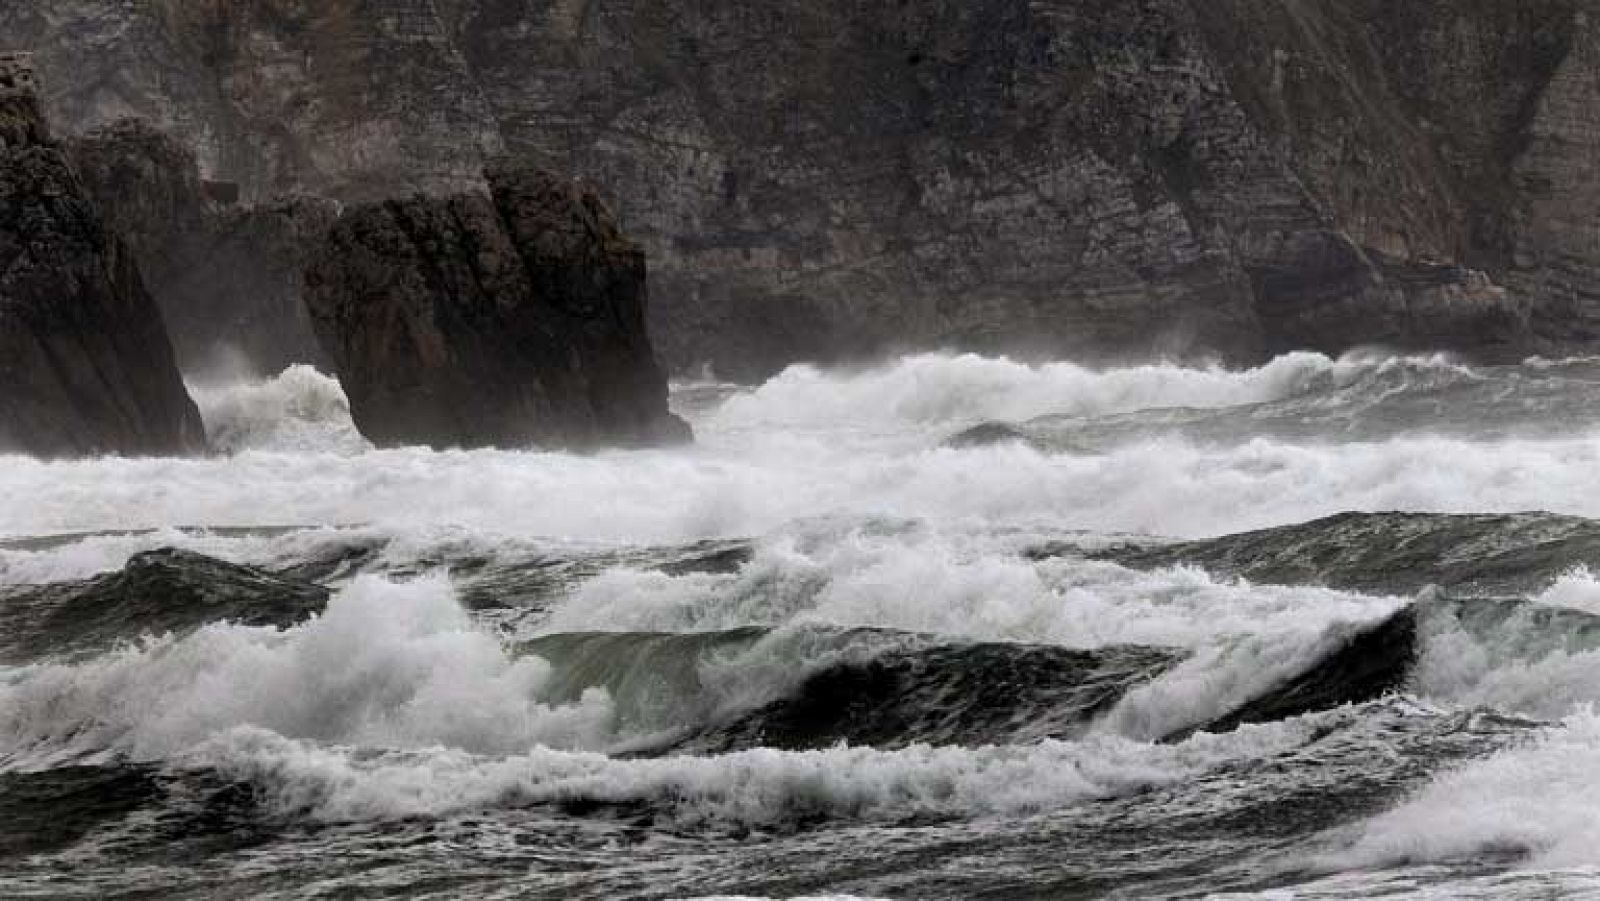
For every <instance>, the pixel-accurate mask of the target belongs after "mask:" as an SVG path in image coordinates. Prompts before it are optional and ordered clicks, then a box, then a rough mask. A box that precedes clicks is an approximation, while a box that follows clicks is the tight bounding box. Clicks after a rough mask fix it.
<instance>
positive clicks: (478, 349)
mask: <svg viewBox="0 0 1600 901" xmlns="http://www.w3.org/2000/svg"><path fill="white" fill-rule="evenodd" d="M485 177H486V180H487V182H488V184H489V187H490V192H489V193H488V194H481V193H476V192H471V193H463V194H456V195H452V196H449V197H443V198H430V197H425V196H421V195H418V196H415V197H412V198H410V199H405V200H395V201H388V202H385V203H380V204H372V205H368V206H363V207H360V208H357V209H354V210H352V211H350V212H349V213H347V214H346V215H345V216H344V217H343V218H342V219H341V220H340V221H339V222H338V224H337V225H336V226H335V227H334V228H333V230H332V232H331V233H330V235H329V238H328V241H327V247H326V249H325V252H324V253H322V254H321V255H320V256H318V257H317V259H316V260H315V261H314V262H313V264H312V266H311V267H310V269H309V271H308V272H307V276H306V288H307V303H308V306H309V309H310V313H311V317H312V320H313V323H314V324H315V327H316V329H317V332H318V336H319V337H320V339H321V341H322V344H323V346H324V348H325V349H326V350H327V352H328V354H329V356H331V357H332V358H333V360H334V363H335V366H336V368H337V370H338V372H339V375H340V378H341V380H342V382H343V385H344V388H345V392H346V393H347V394H348V395H349V398H350V408H351V414H352V416H353V417H354V419H355V422H356V425H357V427H358V428H360V429H361V432H362V434H363V435H365V436H366V437H367V438H368V439H369V440H371V441H372V442H374V443H375V444H378V445H380V446H394V445H408V444H421V445H429V446H433V447H452V446H460V447H507V448H516V447H528V446H534V445H537V446H544V447H563V448H595V447H602V446H617V445H621V446H642V445H655V444H666V443H676V442H681V441H685V440H688V438H689V430H688V426H687V425H685V424H684V423H683V422H682V421H681V420H679V419H677V418H676V417H674V416H673V415H672V414H671V413H669V412H668V411H667V385H666V379H665V377H664V375H663V374H662V371H661V369H660V367H659V366H658V365H657V363H656V360H655V355H654V352H653V350H652V348H651V345H650V341H649V338H648V335H647V334H646V326H645V302H646V292H645V260H644V253H643V251H642V250H641V249H640V248H639V246H638V245H636V244H634V243H633V242H632V241H630V240H628V239H627V238H626V237H624V236H623V234H622V232H621V231H620V230H619V229H618V228H617V226H616V223H615V221H614V220H613V219H612V218H611V215H610V214H609V213H608V212H607V211H606V210H605V208H604V207H603V206H602V205H601V203H600V201H599V199H598V197H597V196H596V194H595V193H594V191H593V190H592V189H590V188H587V187H583V186H579V185H575V184H571V183H567V182H563V181H561V180H559V179H556V178H554V177H553V176H550V175H548V174H545V173H542V172H537V171H534V170H531V169H525V168H520V167H517V166H514V165H500V166H496V167H493V168H491V169H489V170H488V171H486V173H485Z"/></svg>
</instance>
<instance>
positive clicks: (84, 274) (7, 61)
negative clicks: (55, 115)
mask: <svg viewBox="0 0 1600 901" xmlns="http://www.w3.org/2000/svg"><path fill="white" fill-rule="evenodd" d="M18 65H25V64H24V63H21V62H19V58H17V57H6V58H0V70H4V72H5V73H6V74H5V77H4V78H0V273H3V275H0V451H11V452H22V453H28V454H34V455H37V456H44V457H71V456H83V455H91V454H104V453H121V454H131V455H138V454H180V453H192V452H198V451H201V450H203V449H204V447H205V431H204V426H203V425H202V423H201V421H200V414H199V411H198V410H197V409H196V408H195V405H194V402H193V401H192V400H191V399H190V398H189V395H188V393H187V391H186V390H185V388H184V386H183V381H182V379H181V378H180V376H179V374H178V368H177V365H176V363H175V362H174V358H173V353H172V345H171V342H170V341H169V340H168V337H167V331H166V325H165V322H164V320H163V317H162V315H161V310H160V309H159V307H157V305H156V304H155V302H154V301H153V300H151V298H150V295H149V294H148V293H147V292H146V290H145V287H144V283H143V280H142V279H141V277H140V274H139V268H138V265H137V263H136V262H135V260H134V256H133V254H132V252H131V251H130V250H129V249H128V247H127V246H126V245H125V244H124V243H123V242H122V241H121V240H120V239H119V238H118V237H117V236H116V235H114V234H113V233H111V232H110V231H109V230H108V229H107V228H106V226H105V224H104V222H103V221H102V220H101V217H100V215H99V213H98V211H97V210H96V209H95V207H94V206H93V204H92V203H91V202H90V200H89V197H88V195H87V192H86V190H85V188H84V185H83V183H82V181H80V180H79V178H78V176H77V174H76V173H75V172H74V171H73V168H72V166H71V165H70V163H69V160H68V158H67V156H66V154H65V153H64V152H63V151H62V148H61V147H60V145H59V144H57V143H56V142H55V141H53V140H52V139H51V137H50V134H49V129H48V128H47V126H46V123H45V121H44V119H43V117H42V116H41V115H40V113H39V109H38V104H37V101H36V99H35V96H34V93H33V87H32V84H31V81H30V82H27V83H25V84H23V85H21V86H18V83H17V81H16V79H15V73H14V72H13V71H12V69H13V67H15V66H18Z"/></svg>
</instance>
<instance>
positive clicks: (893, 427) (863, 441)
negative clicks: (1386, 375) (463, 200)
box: [0, 354, 1600, 543]
mask: <svg viewBox="0 0 1600 901" xmlns="http://www.w3.org/2000/svg"><path fill="white" fill-rule="evenodd" d="M1375 365H1398V364H1384V363H1373V362H1354V361H1332V360H1328V359H1327V358H1325V357H1318V356H1316V355H1304V354H1299V355H1291V356H1289V357H1284V358H1282V359H1280V360H1278V361H1276V362H1274V363H1272V364H1269V365H1268V366H1265V367H1263V368H1261V369H1258V370H1252V371H1249V372H1244V373H1229V372H1225V371H1222V370H1203V369H1202V370H1195V369H1182V368H1179V367H1172V366H1153V367H1140V368H1135V369H1118V370H1108V371H1104V372H1097V371H1094V370H1088V369H1083V368H1080V367H1075V366H1070V365H1068V364H1056V365H1053V366H1041V367H1027V366H1021V365H1019V364H1015V363H1011V362H1008V361H1004V360H984V359H982V358H977V357H941V356H933V357H916V358H911V359H908V360H905V361H902V362H900V363H898V364H895V365H892V366H888V367H883V368H880V369H874V370H869V371H866V372H864V373H857V374H854V375H846V374H825V373H819V372H816V371H813V370H807V369H803V368H801V369H795V370H791V371H790V372H788V373H785V374H784V375H781V376H779V377H778V378H777V379H775V380H774V381H773V382H771V383H769V384H768V385H767V386H765V387H763V388H762V389H758V390H756V391H754V392H745V393H735V394H733V395H732V396H731V397H730V398H729V399H727V400H726V401H724V402H722V403H720V404H717V405H714V406H712V407H710V408H708V409H705V410H702V411H700V412H699V413H698V414H697V416H696V421H695V423H694V424H695V426H696V429H697V433H698V435H699V437H700V443H699V444H698V445H696V446H695V447H692V448H688V449H681V450H671V451H644V452H634V453H606V454H598V455H593V456H575V455H568V454H541V453H513V452H497V451H474V452H444V453H435V452H432V451H427V450H423V449H402V450H389V451H381V452H365V453H352V450H354V448H355V445H354V442H352V441H351V440H349V438H350V435H349V432H348V426H347V420H346V419H345V418H344V414H343V412H342V406H341V404H340V403H339V401H338V399H337V397H336V391H335V388H334V387H333V385H332V382H331V381H330V380H327V379H325V378H323V377H321V376H318V375H316V374H315V373H313V372H311V371H309V370H304V369H295V370H290V371H289V372H288V373H285V374H284V375H283V376H280V377H279V378H277V379H275V380H272V381H271V382H268V383H266V384H263V385H257V386H253V387H251V386H246V387H242V388H236V389H228V390H223V389H217V391H218V392H219V393H217V394H215V395H214V396H213V395H207V396H206V397H205V398H203V400H204V401H205V407H206V409H207V411H208V414H209V416H210V418H211V426H212V430H213V432H215V433H217V434H218V435H219V436H225V437H224V439H223V440H224V443H225V444H227V445H228V446H229V447H230V449H231V450H233V451H234V453H233V455H232V456H229V457H224V458H212V459H200V460H170V459H166V460H122V459H102V460H90V461H75V462H55V463H42V462H39V461H34V460H28V459H24V458H19V457H10V458H4V459H0V497H4V498H5V499H6V503H5V504H3V505H0V535H38V534H45V533H54V532H73V531H93V530H105V529H135V528H159V527H164V526H171V525H174V524H188V525H206V526H255V525H262V524H274V525H276V524H296V523H305V524H317V525H329V524H375V525H381V526H385V527H393V528H399V529H405V528H426V527H438V526H447V525H453V526H459V527H465V528H472V529H476V530H479V531H482V532H488V533H500V534H513V535H520V536H546V537H552V538H564V539H575V540H599V541H624V542H649V543H671V542H678V541H684V540H693V539H699V538H707V537H726V536H747V535H759V534H765V533H767V532H770V531H772V530H774V529H777V528H779V527H781V526H783V525H784V524H786V523H789V522H792V521H795V520H798V519H805V518H811V517H819V516H830V515H833V516H846V517H850V516H853V517H858V518H860V517H893V518H905V519H926V520H931V521H937V522H973V523H978V524H982V525H986V526H1016V525H1031V526H1048V527H1052V528H1083V529H1092V530H1098V531H1137V532H1152V533H1157V534H1171V535H1182V536H1198V535H1212V534H1220V533H1224V532H1231V531H1237V530H1241V529H1249V528H1256V527H1262V526H1268V525H1278V524H1284V523H1289V522H1299V521H1304V520H1306V519H1309V518H1313V517H1315V516H1319V515H1323V514H1328V513H1333V512H1338V511H1341V510H1346V509H1369V510H1378V509H1407V510H1415V511H1436V512H1494V511H1520V510H1528V509H1546V510H1552V511H1556V512H1568V513H1575V514H1579V515H1591V516H1600V494H1597V493H1596V492H1595V491H1593V490H1592V486H1593V473H1594V472H1596V471H1600V440H1597V439H1596V437H1595V436H1594V435H1593V434H1591V432H1590V431H1589V430H1588V428H1589V425H1592V424H1588V425H1586V424H1584V423H1580V422H1575V423H1573V424H1572V428H1573V433H1572V435H1571V436H1569V437H1567V438H1563V439H1557V440H1519V441H1513V440H1507V441H1494V442H1474V441H1469V440H1453V439H1449V440H1447V439H1441V438H1429V437H1423V436H1411V437H1405V438H1400V439H1396V440H1393V441H1388V442H1383V443H1376V444H1363V445H1344V446H1336V447H1327V446H1317V445H1296V444H1288V443H1283V442H1278V441H1267V440H1253V439H1251V438H1250V437H1249V436H1241V437H1240V441H1239V443H1237V444H1236V445H1234V446H1230V447H1207V448H1200V447H1195V446H1191V445H1189V444H1185V443H1182V442H1177V441H1158V442H1149V443H1143V444H1134V445H1131V446H1128V447H1124V448H1120V449H1118V450H1115V451H1114V452H1110V453H1107V454H1103V455H1052V454H1045V453H1040V452H1037V451H1034V450H1030V449H1028V448H1024V447H1020V446H1011V447H989V448H972V449H964V450H952V449H944V448H942V447H940V446H939V445H940V443H941V442H942V440H943V439H944V438H945V437H946V436H947V435H949V434H951V433H953V432H954V431H957V430H959V428H961V427H963V426H964V425H967V424H970V422H972V421H976V420H979V419H985V418H996V417H1005V416H1019V415H1023V414H1029V413H1046V412H1072V411H1078V412H1085V413H1089V412H1111V411H1118V410H1124V409H1132V408H1137V407H1141V406H1146V405H1171V404H1191V405H1195V404H1198V405H1206V404H1213V405H1214V404H1225V403H1237V402H1245V401H1250V400H1256V399H1263V398H1269V397H1274V396H1281V395H1284V394H1286V393H1293V392H1295V391H1299V390H1302V389H1303V387H1304V385H1305V384H1307V383H1309V382H1316V381H1317V380H1319V379H1335V380H1337V379H1339V378H1343V377H1346V376H1342V375H1340V373H1341V372H1345V371H1347V370H1348V371H1363V370H1361V369H1360V367H1370V366H1375ZM1405 365H1447V364H1445V363H1429V362H1427V361H1423V362H1420V363H1418V362H1408V363H1406V364H1405ZM207 390H210V389H207ZM230 392H231V393H230ZM202 393H204V392H202ZM297 411H298V412H297ZM307 411H309V412H307ZM286 450H292V451H293V452H286ZM1441 461H1449V464H1450V465H1448V466H1442V465H1440V463H1441Z"/></svg>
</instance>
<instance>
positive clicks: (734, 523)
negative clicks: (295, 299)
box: [0, 353, 1600, 899]
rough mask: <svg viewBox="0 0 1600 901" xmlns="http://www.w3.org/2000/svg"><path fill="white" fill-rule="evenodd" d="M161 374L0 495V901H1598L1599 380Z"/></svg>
mask: <svg viewBox="0 0 1600 901" xmlns="http://www.w3.org/2000/svg"><path fill="white" fill-rule="evenodd" d="M191 389H192V393H193V394H194V396H195V399H196V401H197V402H198V404H199V406H200V408H201V411H202V414H203V417H204V419H205V421H206V425H207V428H208V430H209V432H210V433H211V435H212V436H213V439H214V443H215V444H216V445H217V446H218V447H219V449H220V452H219V453H218V454H217V455H215V456H212V457H209V458H203V459H117V458H107V459H98V460H87V461H76V462H40V461H37V460H32V459H26V458H21V457H16V458H5V459H4V460H3V465H0V497H4V498H5V501H6V503H5V504H3V505H0V897H5V898H33V897H38V898H42V897H51V898H62V897H74V898H76V897H81V898H91V897H93V898H98V897H106V896H113V895H117V894H119V893H121V894H127V893H134V894H140V893H142V894H143V895H145V896H160V897H173V898H197V899H199V898H206V899H210V898H217V899H220V898H234V897H241V896H243V895H249V896H251V897H258V898H283V899H288V898H305V897H366V896H369V895H370V894H371V893H374V892H380V891H382V892H388V893H392V894H393V895H394V896H400V897H409V898H441V899H443V898H458V897H474V898H551V899H556V898H561V899H568V898H595V899H599V898H640V899H643V898H712V897H759V898H801V897H858V898H891V899H939V898H949V899H957V898H974V897H992V898H1023V897H1039V898H1044V897H1049V898H1068V897H1071V898H1078V897H1083V898H1089V897H1095V898H1098V897H1115V898H1135V897H1137V898H1183V897H1205V896H1214V897H1233V898H1365V897H1372V896H1376V895H1382V896H1383V897H1395V898H1463V897H1466V898H1475V897H1476V898H1529V899H1532V898H1548V897H1553V896H1566V895H1596V896H1600V789H1596V788H1595V787H1594V780H1593V779H1592V778H1590V775H1591V774H1592V773H1593V772H1594V771H1595V769H1596V768H1600V718H1597V714H1596V712H1595V711H1596V705H1597V704H1600V478H1597V475H1596V474H1597V473H1600V418H1597V417H1596V415H1595V413H1594V411H1595V410H1597V409H1600V359H1596V360H1587V359H1576V360H1564V361H1549V360H1530V361H1527V362H1525V363H1524V364H1522V365H1518V366H1503V367H1473V366H1468V365H1465V364H1462V363H1459V362H1457V361H1454V360H1452V359H1449V358H1446V357H1438V356H1434V357H1398V356H1390V355H1385V354H1381V353H1369V354H1356V355H1350V356H1347V357H1345V358H1341V359H1330V358H1328V357H1324V356H1321V355H1317V354H1311V353H1295V354H1289V355H1286V356H1283V357H1280V358H1278V359H1276V360H1274V361H1272V362H1270V363H1268V364H1266V365H1264V366H1261V367H1259V368H1257V369H1252V370H1248V371H1229V370H1225V369H1222V368H1215V367H1214V368H1183V367H1179V366H1174V365H1148V366H1137V367H1127V368H1116V369H1092V368H1086V367H1083V366H1078V365H1074V364H1072V363H1066V362H1060V363H1051V364H1040V365H1027V364H1023V363H1018V362H1015V361H1012V360H1008V359H1004V358H985V357H978V356H971V355H967V356H955V355H940V354H930V355H922V356H915V357H907V358H904V359H901V360H898V361H894V362H891V363H886V364H884V365H881V366H877V367H872V368H863V369H857V370H838V371H824V370H818V369H814V368H808V367H794V368H791V369H789V370H788V371H786V372H784V373H782V374H780V375H779V376H777V377H775V378H773V379H772V380H771V381H769V382H767V383H766V384H764V385H761V386H759V387H755V388H741V387H736V386H732V385H724V384H719V383H715V382H709V381H707V382H697V383H685V384H680V385H677V386H676V387H675V389H674V394H673V402H674V408H675V410H676V412H678V413H679V414H680V415H682V416H683V417H685V418H686V419H688V420H689V421H690V422H691V423H692V425H693V426H694V429H695V432H696V435H697V436H698V443H697V444H696V445H695V446H692V447H686V448H679V449H671V450H648V451H628V452H620V451H619V452H607V453H599V454H594V455H585V456H580V455H572V454H563V453H541V452H532V451H530V452H521V453H516V452H502V451H470V452H469V451H432V450H423V449H401V450H381V451H380V450H374V449H373V448H372V447H371V446H370V445H368V444H367V443H366V442H365V441H363V440H362V438H361V437H360V435H359V433H358V432H357V431H356V430H355V428H354V427H353V425H352V423H351V421H350V414H349V409H348V405H347V404H346V402H345V399H344V395H343V393H342V392H341V390H340V387H339V385H338V383H337V382H336V381H334V380H333V379H331V378H329V377H327V376H325V375H322V374H320V373H318V372H316V371H315V370H312V369H310V368H307V367H295V368H292V369H290V370H288V371H286V372H284V373H282V374H281V375H279V376H277V377H276V378H273V379H270V380H266V381H264V382H249V383H209V384H195V385H192V386H191ZM352 861H355V862H357V863H356V864H355V865H352Z"/></svg>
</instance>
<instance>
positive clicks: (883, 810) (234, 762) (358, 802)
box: [186, 719, 1317, 825]
mask: <svg viewBox="0 0 1600 901" xmlns="http://www.w3.org/2000/svg"><path fill="white" fill-rule="evenodd" d="M1316 728H1317V723H1316V722H1315V721H1314V719H1306V720H1297V721H1291V722H1285V723H1276V724H1272V725H1270V726H1261V727H1249V728H1246V729H1243V730H1240V731H1239V732H1237V733H1231V734H1229V735H1226V736H1204V735H1203V736H1196V737H1195V738H1192V739H1190V740H1188V741H1186V742H1182V743H1179V744H1175V745H1150V744H1145V743H1140V742H1133V741H1128V740H1125V739H1120V738H1114V737H1108V738H1099V739H1092V740H1089V741H1085V742H1076V743H1065V742H1054V741H1047V742H1044V743H1041V744H1038V745H1029V746H1019V747H1003V748H1001V747H988V748H960V747H947V748H930V747H925V746H917V747H912V748H907V749H904V750H898V751H878V750H873V749H870V748H842V747H841V748H833V749H829V750H822V751H804V752H790V751H777V750H772V749H759V750H753V751H744V752H739V753H736V754H728V755H725V756H718V757H667V758H660V759H651V760H626V759H617V758H612V757H607V756H604V755H601V754H592V753H583V752H570V751H561V750H555V749H551V748H544V747H540V748H535V749H534V750H532V751H530V752H529V753H526V754H521V755H515V756H510V757H502V758H493V759H489V758H482V757H476V756H472V755H469V754H465V753H462V752H458V751H445V750H430V751H426V752H410V753H384V754H371V753H365V754H363V753H355V752H352V751H350V750H347V749H344V748H338V747H328V746H325V745H318V744H313V743H310V742H306V741H296V740H291V739H287V738H284V737H282V736H280V735H278V734H276V733H272V732H268V731H265V730H262V729H257V728H240V729H233V730H229V731H227V732H225V733H221V734H219V735H217V736H216V737H215V738H214V739H213V740H211V741H209V742H207V743H205V744H204V745H202V746H199V747H198V748H196V749H195V750H194V751H193V753H192V754H191V755H189V756H188V757H187V758H186V759H187V761H188V762H189V763H191V764H193V765H197V766H202V767H205V768H208V769H216V770H220V771H221V772H222V773H224V774H226V775H229V776H232V777H235V778H240V779H247V780H250V781H251V782H253V783H254V784H256V785H258V786H260V787H261V788H262V789H263V790H264V791H265V793H266V795H267V798H268V799H269V801H270V802H271V803H272V804H274V805H275V806H277V807H278V808H279V809H280V810H282V811H284V812H286V813H293V814H297V815H305V816H311V817H314V818H317V819H322V820H328V821H362V820H381V819H394V818H404V817H412V816H440V815H446V814H452V813H460V812H468V811H474V810H482V809H487V808H500V807H516V806H526V805H532V804H546V803H562V802H573V801H582V802H598V803H607V804H634V803H645V804H649V805H651V806H653V807H655V808H657V809H660V810H662V811H663V812H664V813H666V814H667V815H669V816H672V817H674V818H675V819H677V820H679V821H681V822H684V823H689V824H700V823H712V824H715V823H742V824H750V825H762V824H769V823H777V822H784V821H790V820H793V819H795V818H797V817H805V816H810V815H819V814H820V815H825V816H828V817H830V818H858V819H866V820H899V819H904V818H907V817H919V816H920V817H925V816H974V815H977V816H982V815H999V814H1004V815H1021V814H1028V813H1037V812H1041V811H1048V810H1054V809H1057V808H1061V807H1066V806H1071V805H1074V804H1078V803H1082V802H1084V801H1090V800H1095V799H1102V798H1110V797H1117V796H1121V795H1126V794H1130V793H1134V792H1140V791H1144V790H1148V789H1150V788H1156V787H1160V786H1164V785H1173V784H1177V783H1180V782H1182V781H1184V780H1186V779H1189V778H1192V777H1193V776H1194V775H1196V774H1198V773H1202V772H1205V771H1208V770H1210V769H1213V768H1215V767H1217V766H1219V765H1222V764H1224V763H1226V762H1228V761H1232V760H1240V759H1251V758H1255V757H1259V756H1261V755H1264V754H1272V753H1278V752H1281V751H1284V750H1287V749H1290V748H1293V747H1297V746H1299V745H1301V744H1303V743H1304V742H1305V741H1307V740H1309V739H1310V738H1311V737H1312V736H1313V735H1314V734H1315V730H1316Z"/></svg>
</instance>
